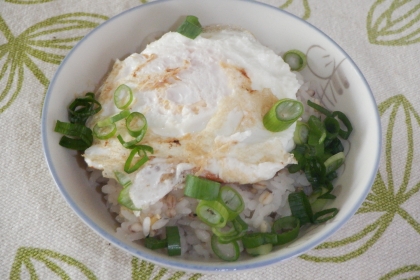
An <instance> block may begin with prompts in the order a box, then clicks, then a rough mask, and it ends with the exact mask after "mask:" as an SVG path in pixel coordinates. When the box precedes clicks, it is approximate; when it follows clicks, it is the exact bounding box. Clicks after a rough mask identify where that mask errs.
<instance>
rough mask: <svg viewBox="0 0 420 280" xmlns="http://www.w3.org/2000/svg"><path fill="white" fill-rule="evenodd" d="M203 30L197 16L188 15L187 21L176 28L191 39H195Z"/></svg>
mask: <svg viewBox="0 0 420 280" xmlns="http://www.w3.org/2000/svg"><path fill="white" fill-rule="evenodd" d="M202 31H203V28H202V27H201V24H200V22H199V21H198V18H197V17H196V16H187V17H186V18H185V21H184V22H183V23H182V24H181V25H180V26H179V27H178V29H177V30H176V32H178V33H180V34H182V35H184V36H185V37H188V38H190V39H195V38H196V37H197V36H198V35H200V33H201V32H202Z"/></svg>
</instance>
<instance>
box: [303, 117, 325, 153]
mask: <svg viewBox="0 0 420 280" xmlns="http://www.w3.org/2000/svg"><path fill="white" fill-rule="evenodd" d="M308 126H309V136H308V144H309V145H311V146H315V145H319V144H322V143H324V140H325V137H327V132H326V130H325V126H324V123H323V122H322V121H321V120H320V119H319V118H317V117H315V116H310V117H309V119H308Z"/></svg>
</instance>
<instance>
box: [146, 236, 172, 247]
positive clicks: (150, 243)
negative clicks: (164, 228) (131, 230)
mask: <svg viewBox="0 0 420 280" xmlns="http://www.w3.org/2000/svg"><path fill="white" fill-rule="evenodd" d="M144 246H145V247H146V248H149V249H152V250H156V249H163V248H167V247H168V240H167V239H166V238H165V239H157V238H156V237H147V238H145V239H144Z"/></svg>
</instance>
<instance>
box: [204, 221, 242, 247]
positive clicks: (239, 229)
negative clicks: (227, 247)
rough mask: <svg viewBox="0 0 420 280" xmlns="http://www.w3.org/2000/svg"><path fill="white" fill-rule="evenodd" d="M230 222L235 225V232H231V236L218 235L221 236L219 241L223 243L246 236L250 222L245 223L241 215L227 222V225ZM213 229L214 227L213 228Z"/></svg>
mask: <svg viewBox="0 0 420 280" xmlns="http://www.w3.org/2000/svg"><path fill="white" fill-rule="evenodd" d="M230 223H232V224H233V227H234V229H235V233H234V234H231V235H229V236H227V235H219V236H218V237H219V242H220V243H222V244H226V243H230V242H232V241H235V240H239V239H241V238H242V236H244V235H245V234H246V231H247V230H248V224H247V223H245V222H244V221H243V220H242V219H241V217H240V216H239V215H238V216H237V217H236V218H235V219H233V220H232V221H231V222H227V224H226V225H229V224H230ZM212 229H214V228H212ZM213 232H214V231H213ZM216 235H217V234H216Z"/></svg>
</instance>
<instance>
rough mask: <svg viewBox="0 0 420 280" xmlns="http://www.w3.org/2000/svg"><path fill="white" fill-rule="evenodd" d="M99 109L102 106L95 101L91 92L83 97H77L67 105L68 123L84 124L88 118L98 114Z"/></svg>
mask: <svg viewBox="0 0 420 280" xmlns="http://www.w3.org/2000/svg"><path fill="white" fill-rule="evenodd" d="M95 105H96V106H95ZM101 109H102V106H101V104H100V103H99V102H98V101H97V100H96V99H95V95H94V94H93V93H92V92H88V93H86V95H85V97H78V98H76V99H74V101H73V102H72V103H71V104H70V105H69V107H68V112H69V121H70V122H71V123H79V124H85V123H86V120H87V119H88V118H89V117H90V116H93V115H94V114H96V113H98V112H99V111H100V110H101Z"/></svg>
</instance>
